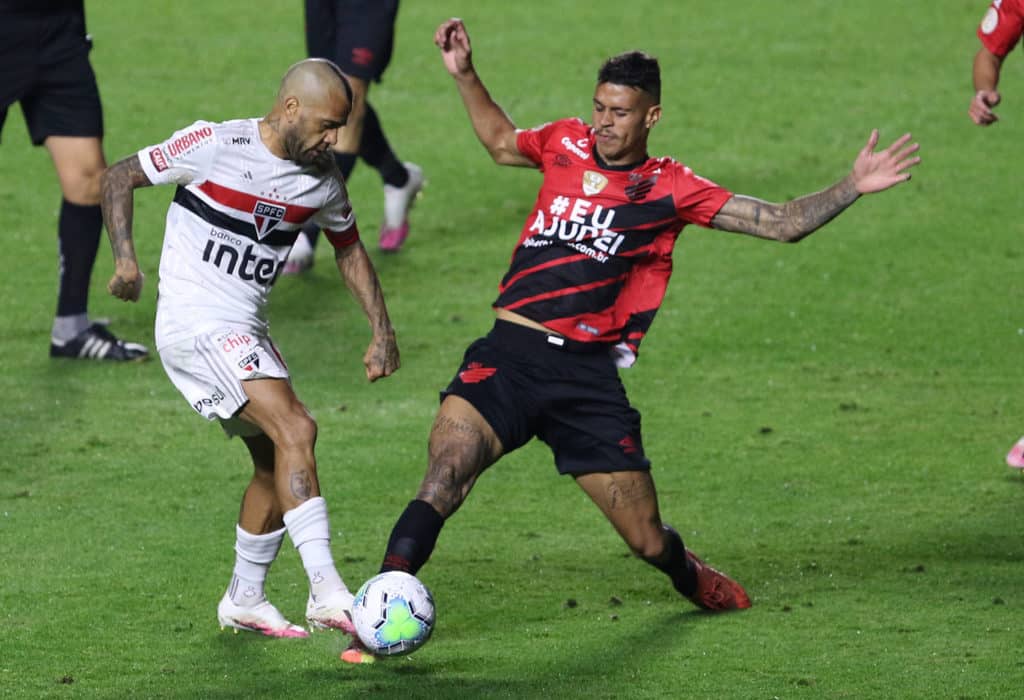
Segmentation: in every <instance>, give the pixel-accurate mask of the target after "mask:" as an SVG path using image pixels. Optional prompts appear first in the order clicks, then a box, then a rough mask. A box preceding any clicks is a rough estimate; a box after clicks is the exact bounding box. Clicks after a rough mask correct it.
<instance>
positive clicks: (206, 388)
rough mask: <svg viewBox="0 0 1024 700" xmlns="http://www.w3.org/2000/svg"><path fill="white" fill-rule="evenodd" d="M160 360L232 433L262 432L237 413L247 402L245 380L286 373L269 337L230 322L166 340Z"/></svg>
mask: <svg viewBox="0 0 1024 700" xmlns="http://www.w3.org/2000/svg"><path fill="white" fill-rule="evenodd" d="M160 361H161V362H162V363H163V365H164V371H165V372H167V376H168V377H170V380H171V382H172V383H173V384H174V386H175V387H177V389H178V391H180V392H181V393H182V395H183V396H184V397H185V400H186V401H188V402H189V404H190V405H191V406H192V408H194V409H195V410H196V412H197V413H198V414H199V415H201V416H203V417H204V418H206V419H207V420H214V419H217V420H219V421H220V423H221V427H222V428H224V432H225V433H227V434H228V436H229V437H230V436H233V435H240V436H243V437H252V436H255V435H260V434H262V432H263V431H262V430H260V428H259V427H258V426H256V425H253V424H252V423H250V422H248V421H245V420H242V419H241V418H239V417H238V413H239V412H240V411H241V410H242V409H243V408H245V404H247V403H248V402H249V397H248V396H247V395H246V393H245V390H244V389H243V388H242V382H243V381H246V380H249V379H287V378H288V367H287V365H285V363H284V358H282V357H281V353H279V352H278V350H277V348H276V347H275V346H274V343H273V341H272V340H271V339H270V338H269V337H266V336H262V337H261V336H256V335H253V334H251V333H249V332H247V331H243V330H239V329H236V328H232V327H230V326H224V327H222V328H218V329H216V330H214V331H212V332H210V333H202V334H200V335H197V336H195V337H194V338H189V339H188V340H183V341H181V342H178V343H174V344H173V345H168V346H167V347H164V348H163V349H161V350H160Z"/></svg>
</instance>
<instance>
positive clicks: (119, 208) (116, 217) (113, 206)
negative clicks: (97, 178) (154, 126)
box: [101, 155, 152, 262]
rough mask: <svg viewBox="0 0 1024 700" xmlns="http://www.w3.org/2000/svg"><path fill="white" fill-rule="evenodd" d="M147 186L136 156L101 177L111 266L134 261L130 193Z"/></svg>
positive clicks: (132, 207) (147, 183)
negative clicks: (112, 260)
mask: <svg viewBox="0 0 1024 700" xmlns="http://www.w3.org/2000/svg"><path fill="white" fill-rule="evenodd" d="M151 184H152V183H151V182H150V181H149V178H148V177H146V173H145V172H144V171H143V170H142V164H141V163H140V162H139V157H138V156H137V155H134V156H131V157H129V158H125V159H124V160H122V161H119V162H118V163H115V164H114V165H112V166H111V167H110V168H108V169H107V171H106V172H105V173H103V179H102V200H101V204H102V208H103V223H104V224H105V225H106V227H107V235H109V236H110V245H111V247H112V248H113V249H114V261H115V262H117V261H119V260H134V259H135V247H134V245H133V244H132V216H133V210H134V206H133V196H132V193H133V191H134V190H135V188H137V187H147V186H149V185H151Z"/></svg>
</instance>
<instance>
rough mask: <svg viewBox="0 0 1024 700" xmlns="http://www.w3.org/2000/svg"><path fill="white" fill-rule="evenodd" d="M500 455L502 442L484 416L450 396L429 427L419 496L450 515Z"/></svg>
mask: <svg viewBox="0 0 1024 700" xmlns="http://www.w3.org/2000/svg"><path fill="white" fill-rule="evenodd" d="M500 456H501V443H500V441H499V440H498V437H497V436H496V435H495V434H494V430H493V429H492V428H491V426H490V425H488V424H487V421H485V420H484V419H483V416H481V415H480V413H479V412H477V410H476V409H475V408H473V406H472V405H470V404H469V402H467V401H465V400H464V399H461V398H459V397H458V396H449V397H447V398H446V399H445V400H444V403H443V404H442V405H441V409H440V410H439V411H438V414H437V418H436V419H435V420H434V426H433V428H431V431H430V447H429V463H428V466H427V474H426V476H425V477H424V478H423V483H421V484H420V489H419V491H418V492H417V494H416V498H418V499H420V500H422V501H426V502H427V503H429V504H430V505H432V506H433V507H434V509H435V510H437V512H438V513H440V514H441V515H442V516H443V517H445V518H447V517H449V516H450V515H451V514H452V513H454V512H455V511H456V510H458V508H459V506H460V505H462V502H463V501H464V500H465V498H466V496H467V495H468V494H469V491H470V489H472V488H473V484H474V483H476V479H477V477H478V476H480V474H481V473H482V472H483V471H484V469H486V468H487V467H489V466H490V465H491V464H493V463H494V462H495V461H496V460H497V459H498V457H500Z"/></svg>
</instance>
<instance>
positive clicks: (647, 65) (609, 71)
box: [597, 51, 661, 104]
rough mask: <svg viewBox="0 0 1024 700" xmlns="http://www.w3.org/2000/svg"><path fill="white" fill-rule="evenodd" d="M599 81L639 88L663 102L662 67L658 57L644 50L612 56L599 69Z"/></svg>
mask: <svg viewBox="0 0 1024 700" xmlns="http://www.w3.org/2000/svg"><path fill="white" fill-rule="evenodd" d="M597 82H598V84H601V83H612V84H614V85H625V86H627V87H632V88H637V89H639V90H643V91H644V92H646V93H648V94H649V95H650V96H651V97H653V98H654V101H655V102H656V103H658V104H660V103H661V68H660V67H659V66H658V59H656V58H655V57H654V56H651V55H650V54H649V53H646V52H644V51H626V52H625V53H620V54H619V55H618V56H612V57H611V58H609V59H608V60H607V61H605V62H604V64H603V65H602V66H601V69H600V70H599V71H597Z"/></svg>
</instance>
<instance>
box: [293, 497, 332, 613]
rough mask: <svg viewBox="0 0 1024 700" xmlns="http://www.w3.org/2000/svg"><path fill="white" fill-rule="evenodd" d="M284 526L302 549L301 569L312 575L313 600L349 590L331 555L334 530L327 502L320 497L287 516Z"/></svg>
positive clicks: (300, 552) (300, 553)
mask: <svg viewBox="0 0 1024 700" xmlns="http://www.w3.org/2000/svg"><path fill="white" fill-rule="evenodd" d="M284 525H285V527H286V528H287V529H288V534H289V535H290V536H291V538H292V543H293V544H294V545H295V549H297V550H299V556H300V557H301V558H302V566H303V568H305V569H306V575H307V576H309V593H310V595H311V596H313V598H319V597H321V596H325V595H328V594H330V593H334V592H335V591H337V590H342V591H348V587H347V586H346V585H345V582H344V581H342V580H341V575H340V574H339V573H338V570H337V569H335V568H334V557H332V556H331V529H330V523H329V522H328V519H327V502H326V501H325V500H324V499H323V498H321V497H320V496H317V497H315V498H311V499H309V500H308V501H306V502H305V503H303V504H302V505H300V506H299V507H297V508H292V509H291V510H290V511H288V512H287V513H285V514H284Z"/></svg>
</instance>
